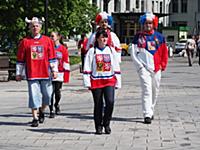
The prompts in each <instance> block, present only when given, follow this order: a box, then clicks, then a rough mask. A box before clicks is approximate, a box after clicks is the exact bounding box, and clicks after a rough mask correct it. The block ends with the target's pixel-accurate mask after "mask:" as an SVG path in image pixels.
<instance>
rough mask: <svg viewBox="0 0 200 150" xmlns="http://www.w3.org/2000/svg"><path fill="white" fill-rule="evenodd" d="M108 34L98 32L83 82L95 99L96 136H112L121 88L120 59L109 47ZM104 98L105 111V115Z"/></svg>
mask: <svg viewBox="0 0 200 150" xmlns="http://www.w3.org/2000/svg"><path fill="white" fill-rule="evenodd" d="M107 40H108V33H107V32H106V31H105V30H104V29H100V30H98V31H97V33H96V36H95V44H94V47H92V48H90V49H89V50H88V52H87V54H86V57H85V65H84V72H83V81H84V85H85V87H87V88H88V89H90V90H91V91H92V95H93V99H94V123H95V129H96V134H102V129H103V127H104V129H105V133H106V134H110V133H111V128H110V121H111V118H112V113H113V108H114V101H115V100H114V99H115V88H120V87H121V72H120V65H119V59H118V57H117V53H116V51H115V49H114V48H113V47H110V46H107ZM103 97H104V99H105V110H104V113H103Z"/></svg>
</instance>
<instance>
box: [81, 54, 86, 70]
mask: <svg viewBox="0 0 200 150" xmlns="http://www.w3.org/2000/svg"><path fill="white" fill-rule="evenodd" d="M84 60H85V54H83V53H81V64H82V65H81V67H82V68H81V69H82V71H83V68H84Z"/></svg>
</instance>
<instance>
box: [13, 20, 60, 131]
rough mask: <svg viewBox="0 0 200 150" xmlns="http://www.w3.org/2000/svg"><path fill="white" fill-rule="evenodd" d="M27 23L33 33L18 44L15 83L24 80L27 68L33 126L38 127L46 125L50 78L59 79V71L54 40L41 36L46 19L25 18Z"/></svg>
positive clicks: (50, 92) (50, 86)
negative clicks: (23, 74) (24, 70)
mask: <svg viewBox="0 0 200 150" xmlns="http://www.w3.org/2000/svg"><path fill="white" fill-rule="evenodd" d="M25 21H26V23H28V24H29V29H30V30H31V33H32V34H31V36H28V37H25V38H23V39H22V41H21V42H20V44H19V47H18V51H17V62H16V81H21V80H22V71H23V69H24V68H25V69H26V77H27V81H28V94H29V108H31V110H32V117H33V121H32V124H31V126H32V127H37V126H38V125H39V123H43V122H44V119H45V115H44V110H45V108H46V106H48V105H49V104H50V100H51V95H52V91H53V88H52V82H51V78H52V77H53V78H56V77H57V74H56V73H57V72H58V68H57V61H56V58H55V51H54V44H53V42H52V40H51V39H50V38H49V37H47V36H44V35H41V34H40V31H41V29H42V23H43V20H41V19H39V18H37V17H33V18H32V20H29V19H28V18H26V19H25ZM51 75H52V76H51ZM38 110H39V116H38Z"/></svg>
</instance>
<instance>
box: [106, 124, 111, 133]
mask: <svg viewBox="0 0 200 150" xmlns="http://www.w3.org/2000/svg"><path fill="white" fill-rule="evenodd" d="M105 133H106V134H110V133H111V128H110V127H109V126H105Z"/></svg>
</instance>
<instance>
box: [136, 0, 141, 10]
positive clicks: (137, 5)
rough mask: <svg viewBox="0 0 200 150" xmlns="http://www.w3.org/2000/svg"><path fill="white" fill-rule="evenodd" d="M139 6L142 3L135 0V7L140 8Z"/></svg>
mask: <svg viewBox="0 0 200 150" xmlns="http://www.w3.org/2000/svg"><path fill="white" fill-rule="evenodd" d="M139 7H140V5H139V0H136V1H135V8H137V9H138V8H139Z"/></svg>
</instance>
